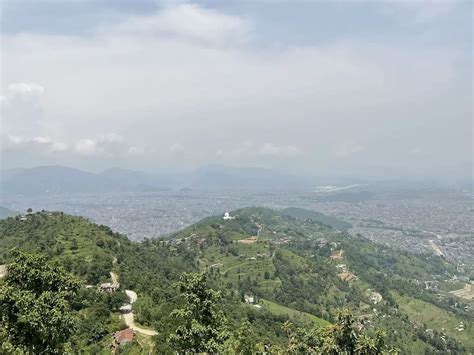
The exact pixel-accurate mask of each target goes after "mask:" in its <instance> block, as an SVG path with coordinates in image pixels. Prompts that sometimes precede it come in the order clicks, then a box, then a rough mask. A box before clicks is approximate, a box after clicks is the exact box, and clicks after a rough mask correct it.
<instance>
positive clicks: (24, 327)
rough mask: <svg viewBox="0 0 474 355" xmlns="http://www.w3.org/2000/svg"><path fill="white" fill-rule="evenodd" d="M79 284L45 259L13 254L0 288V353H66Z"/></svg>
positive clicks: (74, 324) (72, 329)
mask: <svg viewBox="0 0 474 355" xmlns="http://www.w3.org/2000/svg"><path fill="white" fill-rule="evenodd" d="M78 289H79V282H78V281H77V280H75V279H74V278H73V277H72V276H71V275H69V274H68V273H67V272H65V271H64V270H63V269H62V268H60V267H57V266H54V265H52V264H51V263H49V262H48V261H47V259H46V258H45V257H43V256H39V255H34V254H27V253H23V252H19V251H14V252H13V262H12V263H11V264H9V265H8V274H7V276H6V278H5V282H4V283H3V284H2V285H1V287H0V317H1V318H0V323H1V324H0V326H1V327H0V328H1V329H2V331H1V333H0V342H1V343H2V345H1V346H0V352H2V353H13V352H17V353H30V354H41V353H50V354H54V353H63V352H64V348H65V344H66V342H67V340H68V339H69V337H70V335H71V334H72V333H73V332H74V331H75V328H76V321H75V317H74V316H73V314H72V312H71V308H70V301H71V299H72V297H74V296H75V295H76V294H77V291H78Z"/></svg>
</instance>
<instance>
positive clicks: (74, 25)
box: [0, 0, 473, 177]
mask: <svg viewBox="0 0 474 355" xmlns="http://www.w3.org/2000/svg"><path fill="white" fill-rule="evenodd" d="M2 4H3V9H2V16H1V17H2V18H1V20H2V35H1V40H2V48H1V54H2V58H1V61H2V77H1V84H2V85H1V91H0V95H1V96H0V105H1V113H2V125H1V130H0V136H1V141H2V154H1V156H2V164H3V167H4V168H10V167H18V166H36V165H45V164H62V165H69V166H76V167H80V168H86V169H98V168H99V167H104V168H107V167H110V166H122V167H130V168H138V169H146V170H153V169H157V168H193V167H196V166H201V165H205V164H215V163H217V164H228V165H247V166H263V167H277V168H285V169H289V170H300V171H308V172H311V173H314V174H321V175H334V176H337V175H347V174H353V175H357V176H362V177H363V176H380V177H398V176H403V177H407V176H411V177H423V176H448V177H449V176H454V177H467V176H468V175H469V174H470V173H471V172H472V170H471V161H472V153H473V142H472V137H473V127H472V80H473V73H472V18H473V17H472V16H473V15H472V3H471V2H470V1H464V2H456V1H445V2H444V1H439V2H428V1H425V2H415V1H406V2H401V1H398V2H397V1H392V2H385V3H383V2H376V1H372V2H352V1H351V2H349V1H337V2H335V1H331V2H330V1H328V2H322V1H305V2H298V1H270V0H266V1H263V0H262V1H257V0H254V1H240V0H239V1H217V0H216V1H202V2H186V1H176V2H173V1H164V2H158V1H148V0H134V1H132V0H128V1H125V0H122V1H117V0H109V1H105V0H100V1H79V0H70V1H65V0H57V1H40V0H31V1H30V0H3V1H2Z"/></svg>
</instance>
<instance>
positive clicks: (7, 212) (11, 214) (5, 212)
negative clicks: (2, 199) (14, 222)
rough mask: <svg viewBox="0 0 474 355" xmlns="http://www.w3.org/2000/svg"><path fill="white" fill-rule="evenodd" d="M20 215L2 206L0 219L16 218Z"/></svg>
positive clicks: (0, 207)
mask: <svg viewBox="0 0 474 355" xmlns="http://www.w3.org/2000/svg"><path fill="white" fill-rule="evenodd" d="M19 214H20V212H17V211H13V210H11V209H9V208H6V207H3V206H0V219H2V218H7V217H14V216H16V215H19Z"/></svg>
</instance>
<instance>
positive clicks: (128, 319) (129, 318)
mask: <svg viewBox="0 0 474 355" xmlns="http://www.w3.org/2000/svg"><path fill="white" fill-rule="evenodd" d="M116 260H117V259H115V258H114V261H115V263H116V262H117V261H116ZM115 263H114V264H115ZM110 277H111V278H112V282H113V283H118V275H117V274H116V273H115V272H113V271H111V272H110ZM125 293H126V294H127V297H128V300H129V304H130V305H132V304H133V303H134V302H135V301H136V300H137V298H138V295H137V293H136V292H135V291H132V290H125ZM124 306H126V305H124ZM122 318H123V320H124V321H125V324H126V325H127V326H128V327H129V328H131V329H133V331H135V332H137V333H140V334H143V335H148V336H154V335H157V334H158V332H156V331H154V330H152V329H145V328H142V327H139V326H137V325H136V324H135V314H134V313H133V307H132V311H131V312H128V313H124V314H122Z"/></svg>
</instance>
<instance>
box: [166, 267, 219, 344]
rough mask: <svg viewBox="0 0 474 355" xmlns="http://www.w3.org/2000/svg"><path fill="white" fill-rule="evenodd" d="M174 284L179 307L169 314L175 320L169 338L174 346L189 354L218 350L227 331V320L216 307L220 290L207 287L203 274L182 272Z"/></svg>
mask: <svg viewBox="0 0 474 355" xmlns="http://www.w3.org/2000/svg"><path fill="white" fill-rule="evenodd" d="M177 287H178V288H179V290H180V292H181V297H182V299H183V307H182V308H179V309H175V310H173V312H172V313H171V315H172V316H173V317H174V318H175V319H176V320H177V321H178V322H179V325H178V327H177V329H176V332H175V334H173V335H171V337H170V340H171V343H172V344H173V346H174V348H175V349H176V350H178V351H180V352H191V353H201V352H209V353H216V352H220V351H222V350H223V347H224V341H225V340H226V338H227V337H228V332H227V330H226V324H227V319H226V317H225V315H224V313H223V312H222V311H218V309H217V308H218V305H219V303H220V302H221V300H222V298H221V294H220V292H219V291H215V290H212V289H210V288H208V287H207V285H206V275H205V274H204V273H199V274H196V273H184V274H183V275H182V276H181V278H180V281H179V282H178V283H177Z"/></svg>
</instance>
